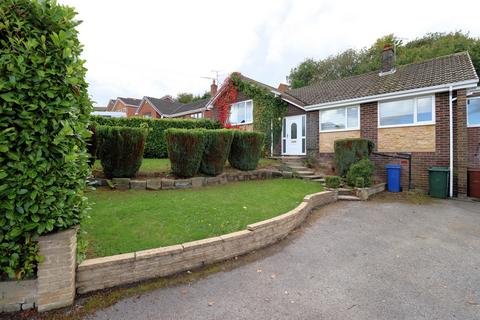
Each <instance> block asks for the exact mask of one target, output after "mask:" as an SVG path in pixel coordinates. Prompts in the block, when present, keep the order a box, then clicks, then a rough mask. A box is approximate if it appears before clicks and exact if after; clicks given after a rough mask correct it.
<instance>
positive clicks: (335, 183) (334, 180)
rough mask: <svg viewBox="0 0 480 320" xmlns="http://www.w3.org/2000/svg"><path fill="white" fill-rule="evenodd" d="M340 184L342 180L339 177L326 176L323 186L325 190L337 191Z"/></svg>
mask: <svg viewBox="0 0 480 320" xmlns="http://www.w3.org/2000/svg"><path fill="white" fill-rule="evenodd" d="M341 184H342V178H340V177H339V176H326V177H325V185H326V186H327V188H330V189H338V188H340V185H341Z"/></svg>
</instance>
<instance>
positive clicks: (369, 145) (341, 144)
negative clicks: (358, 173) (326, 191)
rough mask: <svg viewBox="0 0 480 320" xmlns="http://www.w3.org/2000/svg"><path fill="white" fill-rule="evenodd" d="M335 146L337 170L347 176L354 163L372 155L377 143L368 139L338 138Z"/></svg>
mask: <svg viewBox="0 0 480 320" xmlns="http://www.w3.org/2000/svg"><path fill="white" fill-rule="evenodd" d="M334 148H335V167H336V172H337V174H338V175H339V176H342V177H345V175H346V174H347V172H348V169H349V168H350V166H351V165H352V164H354V163H355V162H357V161H359V160H361V159H368V158H369V157H370V154H371V153H372V152H373V150H374V149H375V144H374V143H373V142H372V141H371V140H368V139H363V138H349V139H340V140H336V141H335V143H334Z"/></svg>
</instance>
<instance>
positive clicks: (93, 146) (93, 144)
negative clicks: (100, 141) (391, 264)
mask: <svg viewBox="0 0 480 320" xmlns="http://www.w3.org/2000/svg"><path fill="white" fill-rule="evenodd" d="M89 130H90V132H91V133H92V136H91V137H90V138H89V139H88V140H87V152H88V154H89V158H88V165H89V166H90V167H92V166H93V164H94V163H95V160H97V127H96V124H95V123H92V124H91V125H90V127H89Z"/></svg>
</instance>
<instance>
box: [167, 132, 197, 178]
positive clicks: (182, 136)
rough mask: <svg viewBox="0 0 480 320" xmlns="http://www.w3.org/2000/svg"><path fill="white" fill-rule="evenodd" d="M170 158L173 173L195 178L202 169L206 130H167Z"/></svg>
mask: <svg viewBox="0 0 480 320" xmlns="http://www.w3.org/2000/svg"><path fill="white" fill-rule="evenodd" d="M165 138H166V141H167V149H168V158H169V159H170V165H171V168H172V172H173V173H174V174H175V175H176V176H179V177H183V178H190V177H193V176H194V175H195V174H196V173H197V172H198V169H199V168H200V163H201V161H202V157H203V152H204V150H205V142H206V138H205V130H203V129H174V128H171V129H167V130H166V131H165Z"/></svg>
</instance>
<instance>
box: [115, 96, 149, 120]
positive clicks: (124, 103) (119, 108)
mask: <svg viewBox="0 0 480 320" xmlns="http://www.w3.org/2000/svg"><path fill="white" fill-rule="evenodd" d="M141 102H142V99H136V98H122V97H118V98H117V99H116V100H115V102H114V104H113V107H111V109H109V106H110V104H111V103H112V100H110V101H109V103H108V105H107V111H114V112H123V113H125V114H126V115H127V117H133V116H134V115H135V114H136V113H137V110H138V107H139V106H140V103H141Z"/></svg>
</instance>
